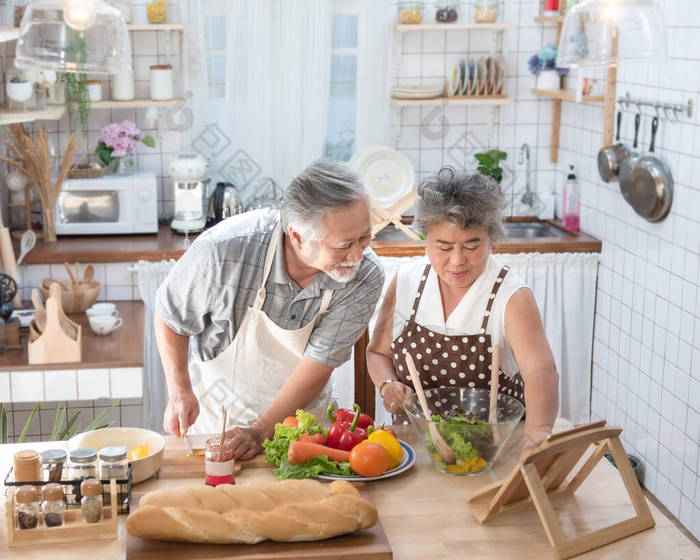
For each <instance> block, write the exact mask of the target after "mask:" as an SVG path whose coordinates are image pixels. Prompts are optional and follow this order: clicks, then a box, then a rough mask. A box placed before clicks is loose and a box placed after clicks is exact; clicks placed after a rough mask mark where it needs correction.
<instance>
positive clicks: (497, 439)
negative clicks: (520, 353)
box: [489, 346, 501, 445]
mask: <svg viewBox="0 0 700 560" xmlns="http://www.w3.org/2000/svg"><path fill="white" fill-rule="evenodd" d="M500 367H501V347H500V346H494V347H493V352H492V353H491V394H490V395H489V397H490V400H489V424H491V428H492V430H493V443H495V444H496V445H499V444H500V443H501V430H500V428H499V426H498V375H499V368H500Z"/></svg>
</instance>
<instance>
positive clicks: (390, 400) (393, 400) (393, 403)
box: [382, 382, 414, 414]
mask: <svg viewBox="0 0 700 560" xmlns="http://www.w3.org/2000/svg"><path fill="white" fill-rule="evenodd" d="M413 393H414V391H413V389H412V388H411V387H409V386H408V385H406V384H404V383H401V382H399V383H387V384H386V385H384V389H383V390H382V394H383V395H384V397H383V399H384V408H386V410H387V412H390V413H391V414H404V409H403V401H404V400H405V399H406V397H407V396H408V395H412V394H413Z"/></svg>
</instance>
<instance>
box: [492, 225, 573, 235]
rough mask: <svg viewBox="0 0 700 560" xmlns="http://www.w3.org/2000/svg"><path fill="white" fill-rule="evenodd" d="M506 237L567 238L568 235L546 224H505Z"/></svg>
mask: <svg viewBox="0 0 700 560" xmlns="http://www.w3.org/2000/svg"><path fill="white" fill-rule="evenodd" d="M505 226H506V233H507V234H508V237H511V238H512V237H516V238H531V237H567V236H569V235H571V234H570V233H568V232H566V231H563V230H561V229H559V228H556V227H554V226H553V225H551V224H548V223H547V222H506V224H505Z"/></svg>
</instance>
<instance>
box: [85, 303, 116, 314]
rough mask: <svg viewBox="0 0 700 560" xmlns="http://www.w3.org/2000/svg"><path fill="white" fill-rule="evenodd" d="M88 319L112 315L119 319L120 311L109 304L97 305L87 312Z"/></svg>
mask: <svg viewBox="0 0 700 560" xmlns="http://www.w3.org/2000/svg"><path fill="white" fill-rule="evenodd" d="M85 313H87V316H88V317H96V316H97V315H111V316H112V317H117V316H118V315H119V311H117V306H116V305H115V304H113V303H109V302H101V303H95V304H93V306H92V307H90V308H88V309H86V310H85Z"/></svg>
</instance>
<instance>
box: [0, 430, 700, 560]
mask: <svg viewBox="0 0 700 560" xmlns="http://www.w3.org/2000/svg"><path fill="white" fill-rule="evenodd" d="M568 427H570V425H569V424H568V423H567V422H566V421H561V422H558V423H557V425H556V426H555V431H559V430H563V429H566V428H568ZM397 433H398V435H399V437H400V438H401V439H403V440H404V441H406V442H408V443H409V444H411V445H412V446H413V448H414V449H415V450H416V464H415V465H414V467H413V468H412V469H410V470H409V471H408V472H406V473H404V474H402V475H400V476H397V477H395V478H391V479H385V480H381V481H377V482H373V483H369V484H367V489H368V492H369V494H370V497H371V499H372V501H373V502H374V503H375V504H376V506H377V509H378V510H379V515H380V518H381V522H382V524H383V526H384V530H385V532H386V534H387V536H388V538H389V542H390V543H391V547H392V550H393V553H394V558H396V559H406V558H415V559H421V560H424V559H433V558H434V559H440V560H442V559H444V558H469V559H470V560H474V559H487V558H488V559H493V558H499V559H508V558H517V559H518V560H526V559H529V558H533V559H537V560H541V559H554V558H555V554H554V552H553V549H552V548H550V546H549V543H548V542H547V538H546V536H545V534H544V530H543V529H542V525H541V524H540V522H539V518H538V517H537V514H536V513H535V511H534V509H532V510H526V511H521V512H517V513H509V514H503V515H500V516H498V517H496V518H494V520H493V521H491V522H489V523H486V524H484V525H480V524H479V523H478V522H477V521H476V519H475V518H474V516H473V515H472V514H471V511H470V510H469V509H468V508H467V506H466V505H465V501H464V500H465V498H466V497H467V496H469V495H471V493H473V492H475V491H476V490H478V489H480V488H482V487H484V486H486V485H488V484H490V483H492V482H495V481H497V480H500V479H502V478H504V477H505V476H506V474H507V473H508V472H509V471H510V470H511V468H512V467H513V465H514V464H515V462H516V459H517V455H518V452H519V449H520V442H521V438H522V425H521V426H520V427H519V428H518V431H516V433H515V434H514V436H513V437H512V438H511V440H510V441H509V442H508V445H507V446H506V449H505V450H504V452H503V454H502V455H501V457H500V458H499V460H498V461H497V464H496V466H495V468H494V471H493V472H490V473H486V474H484V475H481V476H476V477H458V476H450V475H445V474H442V473H440V472H438V471H436V470H435V469H434V468H433V466H432V464H431V463H430V459H429V457H428V455H427V453H426V452H425V449H424V448H423V446H422V444H421V443H420V441H419V440H418V437H417V436H416V434H415V432H414V430H413V428H412V427H403V426H402V427H398V428H397ZM20 447H24V448H27V447H29V448H34V449H37V450H43V449H47V448H50V447H56V443H55V442H54V443H47V442H45V443H40V444H24V445H22V446H19V445H15V444H11V445H4V446H0V473H2V477H3V478H4V475H5V473H6V472H7V469H8V468H9V465H10V464H11V462H12V455H13V454H14V452H15V451H17V450H18V449H19V448H20ZM255 465H258V466H257V467H252V468H244V469H243V470H242V471H241V473H240V474H239V475H238V476H237V479H236V482H237V483H239V484H246V483H248V482H251V481H254V480H267V479H272V478H273V477H274V475H273V474H272V472H271V470H270V468H269V467H260V466H259V465H261V462H260V461H256V462H255ZM195 482H196V481H195V480H194V479H189V480H178V479H168V480H158V479H151V480H148V481H145V482H143V483H141V484H139V485H138V486H136V487H135V491H137V492H145V491H149V490H153V489H156V488H167V487H172V486H177V485H179V484H183V483H189V484H192V483H195ZM650 508H651V511H652V514H653V516H654V518H655V520H656V527H655V528H654V529H650V530H648V531H645V532H643V533H639V534H637V535H634V536H632V537H629V538H627V539H624V540H622V541H618V542H616V543H613V544H611V545H608V546H607V547H604V548H601V549H598V550H594V551H592V552H589V553H587V554H584V555H581V556H579V557H578V558H581V559H582V560H589V559H594V558H595V559H601V558H606V559H608V558H609V559H618V558H619V559H622V558H624V559H626V560H627V559H631V558H639V559H651V558H674V559H681V558H683V559H688V560H690V559H692V558H695V557H697V554H698V551H697V549H696V547H695V545H694V544H693V543H692V542H691V541H690V540H689V539H688V538H687V537H686V536H685V535H684V534H683V533H682V532H681V531H680V530H678V528H676V527H675V526H674V525H673V523H672V522H671V521H670V520H669V519H667V518H666V517H664V515H663V514H662V513H661V512H660V511H659V510H658V509H657V508H655V507H654V506H653V505H651V504H650ZM555 509H556V511H557V514H558V515H559V516H560V519H561V520H562V524H563V526H564V529H565V531H567V533H568V532H569V531H572V530H575V531H576V532H577V533H579V532H583V531H587V530H591V529H596V528H599V527H600V526H602V525H603V524H604V523H611V522H614V521H621V520H623V519H626V518H628V517H630V516H631V515H633V509H632V506H631V505H630V504H629V503H628V500H627V495H626V494H625V491H624V487H623V486H622V482H621V481H620V479H619V477H618V476H617V471H616V470H615V468H614V467H613V466H612V465H611V464H609V463H608V462H607V461H605V460H603V461H601V462H600V463H599V464H598V466H597V467H596V468H595V469H594V471H593V473H592V474H591V476H590V477H589V478H588V480H587V481H586V482H585V483H584V485H583V486H582V487H581V488H580V489H579V491H578V492H577V494H576V495H575V496H574V497H570V498H566V499H565V500H564V501H560V502H556V503H555ZM3 511H4V504H3ZM5 532H6V528H5V524H4V523H0V557H1V558H6V559H12V558H17V559H19V558H21V559H22V560H30V559H34V558H37V559H38V558H47V557H50V558H52V559H54V560H58V559H63V558H65V559H70V560H74V559H75V558H105V559H106V558H110V559H111V558H123V557H124V555H125V553H126V533H125V529H124V516H121V517H120V520H119V538H118V539H117V540H114V541H109V542H102V541H92V542H89V543H85V544H72V545H68V544H67V545H58V546H56V545H51V546H50V547H29V548H27V547H23V548H18V549H9V548H8V547H7V536H6V534H5Z"/></svg>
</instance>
